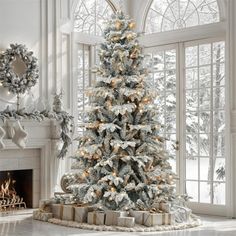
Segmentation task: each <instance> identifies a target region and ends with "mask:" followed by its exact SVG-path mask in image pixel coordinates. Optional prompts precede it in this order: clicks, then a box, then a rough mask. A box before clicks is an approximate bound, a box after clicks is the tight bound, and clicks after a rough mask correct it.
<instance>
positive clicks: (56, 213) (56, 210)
mask: <svg viewBox="0 0 236 236" xmlns="http://www.w3.org/2000/svg"><path fill="white" fill-rule="evenodd" d="M52 214H53V217H54V218H56V219H62V214H63V205H62V204H52Z"/></svg>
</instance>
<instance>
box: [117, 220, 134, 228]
mask: <svg viewBox="0 0 236 236" xmlns="http://www.w3.org/2000/svg"><path fill="white" fill-rule="evenodd" d="M134 222H135V219H134V217H118V221H117V225H118V226H121V227H128V228H131V227H134Z"/></svg>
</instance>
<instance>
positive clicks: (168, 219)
mask: <svg viewBox="0 0 236 236" xmlns="http://www.w3.org/2000/svg"><path fill="white" fill-rule="evenodd" d="M164 224H165V225H174V224H175V214H174V213H164Z"/></svg>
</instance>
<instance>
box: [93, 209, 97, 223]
mask: <svg viewBox="0 0 236 236" xmlns="http://www.w3.org/2000/svg"><path fill="white" fill-rule="evenodd" d="M96 223H97V214H96V212H93V224H94V225H96Z"/></svg>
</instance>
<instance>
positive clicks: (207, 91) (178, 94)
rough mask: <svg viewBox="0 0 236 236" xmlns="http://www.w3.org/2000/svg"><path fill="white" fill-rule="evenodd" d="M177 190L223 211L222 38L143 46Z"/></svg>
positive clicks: (198, 207) (206, 209) (202, 209)
mask: <svg viewBox="0 0 236 236" xmlns="http://www.w3.org/2000/svg"><path fill="white" fill-rule="evenodd" d="M144 53H145V55H146V64H147V66H148V67H149V68H150V69H151V70H150V71H151V72H150V76H149V79H148V80H149V81H150V82H151V84H152V86H154V87H155V88H156V89H157V91H158V97H157V99H156V100H155V104H156V106H157V109H158V110H159V114H160V115H159V120H160V122H161V123H162V124H163V128H162V129H161V134H162V135H163V136H164V137H166V138H167V139H168V141H167V142H166V148H167V150H168V151H169V152H170V156H171V158H172V159H171V164H172V167H173V169H174V170H175V171H176V173H177V175H178V176H179V180H178V181H177V183H176V184H177V192H179V193H187V194H188V195H189V196H190V197H192V198H191V199H190V203H189V205H190V207H191V208H192V209H193V210H194V211H195V212H197V213H207V214H216V215H226V200H225V199H226V177H225V176H226V166H225V163H226V161H225V160H226V154H225V146H226V144H225V104H226V102H225V42H224V40H221V39H215V40H212V39H211V40H204V41H192V42H186V43H180V44H173V45H167V46H161V47H153V48H146V49H145V51H144Z"/></svg>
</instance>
